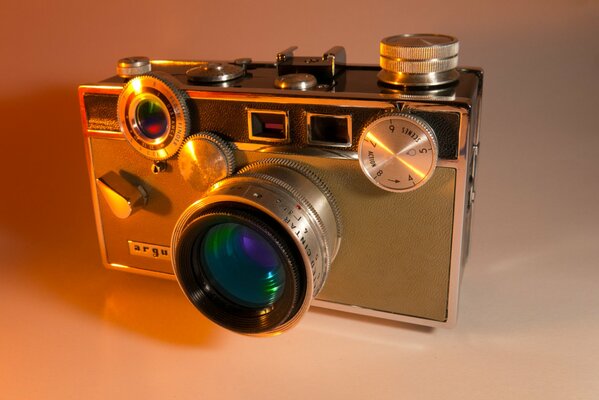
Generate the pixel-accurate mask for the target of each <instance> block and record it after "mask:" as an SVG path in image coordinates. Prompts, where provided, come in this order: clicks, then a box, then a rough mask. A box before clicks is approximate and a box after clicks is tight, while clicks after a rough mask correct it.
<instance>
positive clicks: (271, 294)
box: [200, 222, 285, 307]
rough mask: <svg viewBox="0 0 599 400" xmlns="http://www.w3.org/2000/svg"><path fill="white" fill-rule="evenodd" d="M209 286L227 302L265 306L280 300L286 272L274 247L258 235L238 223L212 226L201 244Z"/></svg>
mask: <svg viewBox="0 0 599 400" xmlns="http://www.w3.org/2000/svg"><path fill="white" fill-rule="evenodd" d="M200 259H201V260H202V261H201V263H202V267H203V270H204V272H205V274H206V275H207V277H208V279H209V281H210V283H211V284H212V285H213V286H214V287H215V288H216V289H217V290H218V291H219V292H220V293H221V295H223V296H225V297H226V298H228V299H229V300H231V301H233V302H234V303H236V304H238V305H241V306H246V307H266V306H269V305H272V304H273V303H274V302H275V301H277V300H278V299H279V298H281V296H282V294H283V290H284V286H285V269H284V267H283V263H282V261H281V258H280V256H279V254H278V253H277V251H276V250H275V247H273V245H272V243H271V242H270V241H268V240H267V239H266V238H265V237H264V236H263V235H262V234H260V233H259V232H257V231H255V230H253V229H251V228H249V227H247V226H245V225H242V224H238V223H231V222H227V223H223V224H219V225H215V226H213V227H212V228H210V229H209V230H208V232H206V235H205V236H204V238H203V241H202V243H201V245H200Z"/></svg>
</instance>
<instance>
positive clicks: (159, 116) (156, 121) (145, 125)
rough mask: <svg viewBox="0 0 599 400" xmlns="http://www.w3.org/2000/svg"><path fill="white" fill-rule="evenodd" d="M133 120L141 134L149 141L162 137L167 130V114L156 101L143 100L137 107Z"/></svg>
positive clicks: (162, 106)
mask: <svg viewBox="0 0 599 400" xmlns="http://www.w3.org/2000/svg"><path fill="white" fill-rule="evenodd" d="M135 118H136V121H137V125H138V127H139V130H140V131H141V133H142V134H143V135H144V136H145V137H146V138H148V139H150V140H156V139H159V138H160V137H162V136H163V135H164V134H165V133H166V131H167V128H168V113H167V112H166V110H165V109H164V105H163V104H162V103H161V102H159V101H158V100H156V99H144V100H142V101H140V102H139V104H138V105H137V109H136V113H135Z"/></svg>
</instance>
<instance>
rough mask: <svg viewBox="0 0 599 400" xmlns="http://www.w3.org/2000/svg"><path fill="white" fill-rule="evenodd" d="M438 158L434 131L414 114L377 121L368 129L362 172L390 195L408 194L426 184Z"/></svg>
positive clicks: (364, 135)
mask: <svg viewBox="0 0 599 400" xmlns="http://www.w3.org/2000/svg"><path fill="white" fill-rule="evenodd" d="M437 155H438V146H437V138H436V136H435V133H434V131H433V129H432V128H431V127H430V126H429V125H428V124H427V123H426V122H425V121H423V120H422V119H420V118H418V117H416V116H413V115H410V114H401V113H392V114H387V115H385V116H382V117H380V118H378V119H376V120H375V121H374V122H372V123H370V124H369V125H368V126H366V127H365V128H364V130H363V131H362V135H361V137H360V142H359V145H358V159H359V161H360V167H361V168H362V171H363V172H364V174H365V175H366V177H367V178H368V179H369V180H370V181H371V182H372V183H374V184H375V185H376V186H378V187H380V188H381V189H384V190H387V191H389V192H407V191H410V190H414V189H416V188H419V187H420V186H422V185H423V184H424V183H426V181H428V180H429V179H430V177H431V176H432V174H433V172H434V170H435V167H436V165H437Z"/></svg>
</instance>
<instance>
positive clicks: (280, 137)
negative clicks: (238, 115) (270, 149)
mask: <svg viewBox="0 0 599 400" xmlns="http://www.w3.org/2000/svg"><path fill="white" fill-rule="evenodd" d="M248 129H249V132H250V139H253V140H263V141H268V142H286V141H287V140H288V139H289V135H288V132H289V122H288V118H287V112H285V111H265V110H248Z"/></svg>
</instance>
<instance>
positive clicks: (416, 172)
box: [366, 132, 426, 178]
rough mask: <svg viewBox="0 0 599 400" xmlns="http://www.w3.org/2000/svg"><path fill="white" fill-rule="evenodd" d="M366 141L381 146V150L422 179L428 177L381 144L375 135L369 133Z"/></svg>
mask: <svg viewBox="0 0 599 400" xmlns="http://www.w3.org/2000/svg"><path fill="white" fill-rule="evenodd" d="M366 139H368V140H370V141H372V142H374V143H376V144H377V146H380V147H381V149H383V150H385V151H386V152H387V153H389V154H391V155H392V156H393V157H395V159H396V160H397V161H399V162H400V163H402V164H403V165H405V166H406V167H407V168H409V169H410V170H411V171H412V172H414V173H415V174H416V175H418V176H419V177H420V178H424V177H425V176H426V174H425V173H424V172H422V171H420V170H419V169H418V168H416V167H415V166H413V165H412V164H410V163H409V162H407V161H406V160H404V159H403V158H401V157H400V156H399V155H398V154H397V153H396V152H394V151H393V150H391V149H390V148H389V147H387V146H386V145H385V143H383V142H381V141H380V140H379V139H378V138H377V137H376V136H375V135H373V134H372V132H368V133H367V134H366ZM403 150H404V149H402V151H403Z"/></svg>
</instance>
